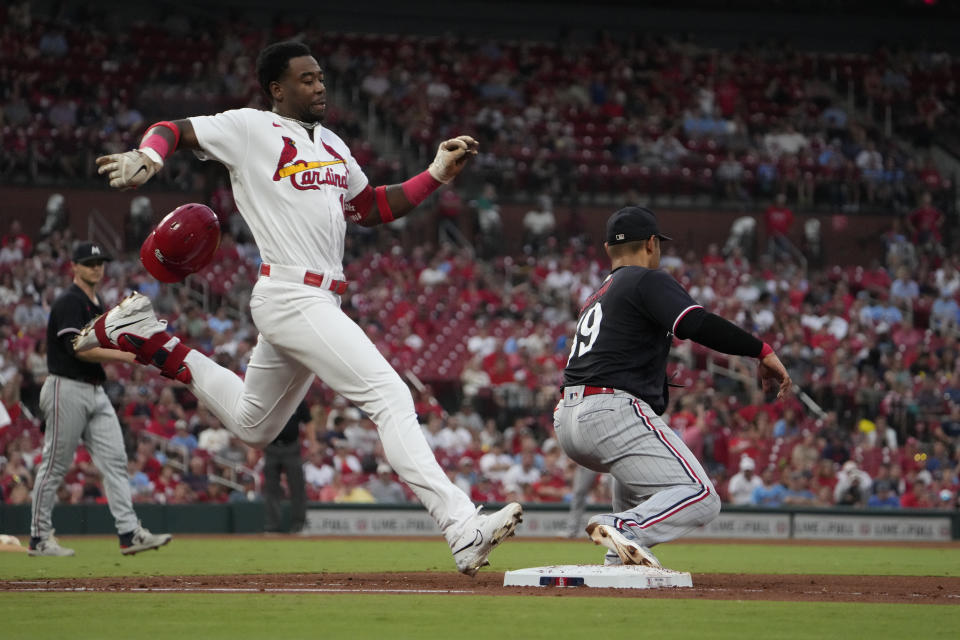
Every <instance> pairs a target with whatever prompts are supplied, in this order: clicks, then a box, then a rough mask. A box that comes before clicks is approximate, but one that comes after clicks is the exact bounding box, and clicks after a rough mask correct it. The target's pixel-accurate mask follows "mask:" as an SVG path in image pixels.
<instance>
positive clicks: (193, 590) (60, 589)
mask: <svg viewBox="0 0 960 640" xmlns="http://www.w3.org/2000/svg"><path fill="white" fill-rule="evenodd" d="M11 591H30V592H40V593H63V592H77V591H83V592H104V593H105V592H113V593H120V592H125V591H136V592H169V593H468V594H469V593H477V592H476V591H474V590H472V589H326V588H320V587H263V588H260V587H131V588H129V589H123V588H110V587H24V588H22V589H11Z"/></svg>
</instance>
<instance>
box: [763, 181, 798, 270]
mask: <svg viewBox="0 0 960 640" xmlns="http://www.w3.org/2000/svg"><path fill="white" fill-rule="evenodd" d="M763 219H764V224H765V229H766V233H767V251H768V252H769V253H770V255H771V256H773V257H774V259H780V258H783V259H789V258H790V257H791V255H792V254H793V245H792V244H791V243H790V238H789V236H790V229H791V227H792V226H793V211H791V210H790V207H788V206H787V195H786V194H785V193H783V192H781V193H778V194H777V197H776V199H775V201H774V203H773V204H771V205H770V206H769V207H767V209H766V211H764V212H763Z"/></svg>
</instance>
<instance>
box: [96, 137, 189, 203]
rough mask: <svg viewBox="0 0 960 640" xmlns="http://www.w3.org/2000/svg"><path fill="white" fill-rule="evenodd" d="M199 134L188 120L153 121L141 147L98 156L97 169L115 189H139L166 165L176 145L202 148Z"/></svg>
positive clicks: (176, 147) (184, 147)
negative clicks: (164, 162)
mask: <svg viewBox="0 0 960 640" xmlns="http://www.w3.org/2000/svg"><path fill="white" fill-rule="evenodd" d="M199 148H200V145H199V143H198V142H197V134H196V133H195V132H194V130H193V125H192V124H191V123H190V121H189V120H174V121H173V122H166V121H164V122H158V123H156V124H153V125H150V127H149V128H147V131H146V133H144V134H143V138H141V140H140V147H139V148H138V149H134V150H132V151H125V152H124V153H112V154H110V155H106V156H100V157H99V158H97V167H98V169H97V173H99V174H100V175H106V176H107V178H108V179H109V180H110V186H111V187H113V188H114V189H121V190H126V189H136V188H137V187H139V186H140V185H142V184H144V183H145V182H147V180H149V179H150V178H152V177H153V176H154V175H155V174H156V173H157V172H158V171H160V169H162V168H163V161H164V159H166V158H167V157H169V156H170V154H172V153H173V152H174V151H176V150H177V149H199Z"/></svg>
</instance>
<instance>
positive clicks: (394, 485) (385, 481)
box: [366, 462, 407, 504]
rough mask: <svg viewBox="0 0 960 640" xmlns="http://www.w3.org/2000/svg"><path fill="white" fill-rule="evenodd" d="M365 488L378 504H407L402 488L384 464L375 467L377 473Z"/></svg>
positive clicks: (391, 470)
mask: <svg viewBox="0 0 960 640" xmlns="http://www.w3.org/2000/svg"><path fill="white" fill-rule="evenodd" d="M366 488H367V491H369V492H370V495H372V496H373V499H374V501H376V502H377V503H379V504H403V503H405V502H407V496H406V494H405V493H404V491H403V486H402V485H401V484H400V483H399V482H397V481H396V480H394V478H393V469H391V468H390V465H388V464H387V463H385V462H381V463H379V464H378V465H377V473H376V474H374V475H373V476H372V477H371V478H370V479H369V480H368V481H367V484H366Z"/></svg>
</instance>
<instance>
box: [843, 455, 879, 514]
mask: <svg viewBox="0 0 960 640" xmlns="http://www.w3.org/2000/svg"><path fill="white" fill-rule="evenodd" d="M871 485H872V480H871V479H870V475H869V474H867V472H866V471H864V470H862V469H860V468H859V467H858V466H857V463H856V462H854V461H853V460H847V461H846V462H844V463H843V467H842V468H841V469H840V472H839V473H837V486H836V487H834V489H833V500H834V502H835V503H836V504H838V505H841V506H847V507H862V506H864V505H865V504H866V502H867V499H868V497H869V496H870V487H871Z"/></svg>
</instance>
